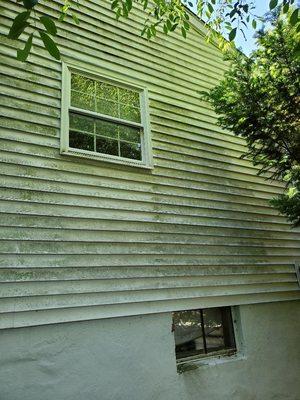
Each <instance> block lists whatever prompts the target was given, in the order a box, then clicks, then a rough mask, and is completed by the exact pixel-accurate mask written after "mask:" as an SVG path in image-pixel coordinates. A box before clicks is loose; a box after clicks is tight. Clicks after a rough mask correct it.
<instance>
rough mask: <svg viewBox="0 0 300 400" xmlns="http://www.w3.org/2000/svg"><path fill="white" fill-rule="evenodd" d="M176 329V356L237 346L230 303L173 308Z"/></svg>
mask: <svg viewBox="0 0 300 400" xmlns="http://www.w3.org/2000/svg"><path fill="white" fill-rule="evenodd" d="M173 329H174V338H175V349H176V358H177V359H184V358H187V357H195V356H205V355H208V354H210V353H216V354H222V353H228V352H229V353H232V352H234V351H235V348H236V346H235V338H234V330H233V324H232V317H231V309H230V307H217V308H209V309H200V310H188V311H177V312H174V313H173Z"/></svg>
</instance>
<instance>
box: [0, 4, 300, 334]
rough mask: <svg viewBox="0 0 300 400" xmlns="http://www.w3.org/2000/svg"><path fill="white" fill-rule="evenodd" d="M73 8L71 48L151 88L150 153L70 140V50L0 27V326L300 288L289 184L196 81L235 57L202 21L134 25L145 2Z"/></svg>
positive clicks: (83, 64) (237, 300)
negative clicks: (64, 149)
mask: <svg viewBox="0 0 300 400" xmlns="http://www.w3.org/2000/svg"><path fill="white" fill-rule="evenodd" d="M58 6H59V4H58V3H57V2H53V4H52V5H51V7H49V6H45V5H41V7H42V8H43V10H44V11H47V13H48V14H49V15H57V13H58ZM16 10H17V5H15V4H13V3H8V4H6V6H5V7H4V12H3V21H4V23H3V27H2V28H1V29H2V31H1V32H2V33H4V31H5V30H7V29H8V27H9V25H10V23H11V19H12V18H14V16H15V14H16ZM79 13H80V20H81V23H80V25H79V26H75V25H74V26H73V25H71V24H62V25H61V26H60V30H59V32H60V34H59V35H58V38H57V40H58V42H59V45H60V49H61V53H62V58H63V60H64V61H65V62H67V63H68V64H71V65H76V66H77V67H78V68H83V69H88V70H90V71H91V72H93V73H94V74H96V75H97V74H98V75H102V74H103V75H108V76H111V77H112V78H114V79H116V80H118V79H119V80H122V81H123V80H125V81H127V82H128V83H131V84H133V85H135V84H136V85H142V86H145V87H147V88H148V91H149V97H150V99H149V100H150V123H151V132H152V151H153V158H154V168H153V170H152V171H144V170H141V169H139V168H129V167H124V166H116V165H113V164H110V165H108V164H106V163H103V162H97V161H95V160H94V161H93V160H88V159H84V158H81V159H78V158H77V159H75V158H74V157H71V156H63V155H61V154H60V153H59V148H60V141H59V139H60V128H59V127H60V117H61V110H60V104H61V91H60V89H61V64H60V63H59V62H56V61H54V60H52V59H50V58H49V57H48V55H47V53H46V52H45V51H44V50H43V49H42V48H41V47H40V44H39V43H38V42H37V43H36V44H35V48H34V50H33V54H32V55H31V56H30V58H29V63H27V64H21V63H18V62H17V61H16V60H15V58H14V51H15V50H14V49H13V47H12V45H11V43H10V41H8V40H7V39H6V38H4V37H3V40H1V44H0V50H1V58H0V60H1V62H2V64H3V69H2V72H3V76H4V77H5V79H4V80H3V81H2V82H1V84H2V85H3V90H2V91H1V93H2V98H1V100H2V101H1V104H2V105H3V116H4V117H3V118H2V119H1V121H0V134H1V149H0V162H1V171H0V173H1V175H2V177H1V178H2V181H1V182H2V185H1V188H0V207H1V212H2V214H1V220H0V223H1V225H2V229H1V233H0V235H1V242H0V252H1V257H0V280H1V282H3V283H4V285H5V286H4V288H5V290H4V291H3V293H6V295H5V296H4V294H3V297H4V298H3V300H0V308H1V304H2V305H3V310H6V312H5V313H3V314H2V317H3V318H2V319H1V321H2V322H1V325H0V326H1V328H7V327H11V326H30V325H38V324H47V323H56V322H64V321H73V320H82V319H94V318H106V317H112V316H122V315H134V314H146V313H156V312H163V311H172V310H175V309H182V308H197V307H206V306H214V305H216V306H218V305H225V304H243V303H255V302H263V301H276V300H288V299H296V298H299V289H298V285H297V282H296V278H295V274H294V269H293V264H294V261H295V259H299V258H300V246H299V243H300V241H299V240H300V238H299V230H298V231H297V230H294V231H291V229H290V227H289V226H288V225H287V224H286V222H285V221H284V219H283V218H281V217H280V216H278V215H277V214H276V213H275V212H274V210H272V209H271V208H270V207H269V205H268V200H269V199H270V198H271V197H272V196H273V195H274V194H276V193H278V192H280V190H281V184H280V183H278V182H274V183H270V182H266V181H264V180H263V178H261V177H257V176H256V172H257V169H256V168H254V167H253V166H252V165H251V164H249V163H248V162H247V161H245V160H241V159H240V158H239V157H240V154H241V152H242V151H243V149H244V143H243V142H242V141H241V139H239V138H235V137H234V136H233V135H232V134H231V133H229V132H222V131H221V129H220V128H219V127H218V126H216V117H215V115H214V114H213V112H212V110H211V109H210V108H209V106H208V105H207V104H206V103H205V102H203V101H202V100H201V96H200V95H199V91H201V90H205V89H207V88H210V87H212V85H214V84H215V83H216V82H217V81H218V80H219V79H220V77H221V76H222V73H223V72H224V71H225V70H226V68H227V66H226V65H225V63H224V62H223V61H222V55H221V53H220V52H219V51H218V50H217V49H216V47H214V46H212V45H210V44H207V43H206V42H205V39H204V37H203V34H202V33H201V32H199V29H198V28H199V27H197V28H192V29H191V31H190V33H189V35H188V38H187V39H186V40H185V39H183V38H182V37H181V36H180V35H179V34H178V33H176V32H175V33H174V34H172V35H169V36H164V35H161V34H159V35H158V38H157V39H155V40H152V41H147V40H145V39H143V38H141V37H140V35H139V32H140V30H141V27H142V22H143V20H144V15H143V12H142V11H141V10H140V9H138V8H135V9H134V10H133V14H132V17H131V19H129V20H122V21H119V22H118V23H116V21H115V17H114V14H113V12H112V11H111V10H110V8H109V3H108V2H103V3H101V4H99V3H98V2H96V1H92V0H91V1H90V2H89V6H88V7H87V6H84V5H82V6H81V8H80V11H79ZM195 23H196V25H199V21H198V22H195ZM200 29H202V28H201V27H200ZM14 285H15V286H14ZM12 294H14V296H15V297H16V294H17V297H16V298H15V299H14V300H13V301H10V300H9V299H10V296H12ZM43 296H45V298H43V299H41V297H43Z"/></svg>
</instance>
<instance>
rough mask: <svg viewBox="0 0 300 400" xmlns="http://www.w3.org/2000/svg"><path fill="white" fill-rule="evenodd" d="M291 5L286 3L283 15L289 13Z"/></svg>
mask: <svg viewBox="0 0 300 400" xmlns="http://www.w3.org/2000/svg"><path fill="white" fill-rule="evenodd" d="M289 8H290V5H289V3H286V4H285V5H284V6H283V7H282V12H283V14H286V13H287V12H288V11H289Z"/></svg>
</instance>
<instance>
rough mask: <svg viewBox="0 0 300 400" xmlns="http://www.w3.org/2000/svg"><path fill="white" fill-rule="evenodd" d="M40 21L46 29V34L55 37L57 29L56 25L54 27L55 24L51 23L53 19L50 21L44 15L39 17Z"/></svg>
mask: <svg viewBox="0 0 300 400" xmlns="http://www.w3.org/2000/svg"><path fill="white" fill-rule="evenodd" d="M40 21H41V23H42V24H43V25H44V27H45V28H46V31H47V32H48V33H50V35H54V36H55V35H56V34H57V28H56V25H55V22H54V21H53V19H51V18H50V17H48V16H46V15H43V16H42V17H40Z"/></svg>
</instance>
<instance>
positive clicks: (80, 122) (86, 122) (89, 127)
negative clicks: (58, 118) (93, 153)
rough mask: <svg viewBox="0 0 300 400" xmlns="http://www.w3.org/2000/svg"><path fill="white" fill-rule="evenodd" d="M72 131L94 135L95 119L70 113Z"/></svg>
mask: <svg viewBox="0 0 300 400" xmlns="http://www.w3.org/2000/svg"><path fill="white" fill-rule="evenodd" d="M70 129H71V130H77V131H84V132H90V133H94V118H89V117H86V116H84V115H79V114H74V113H70Z"/></svg>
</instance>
